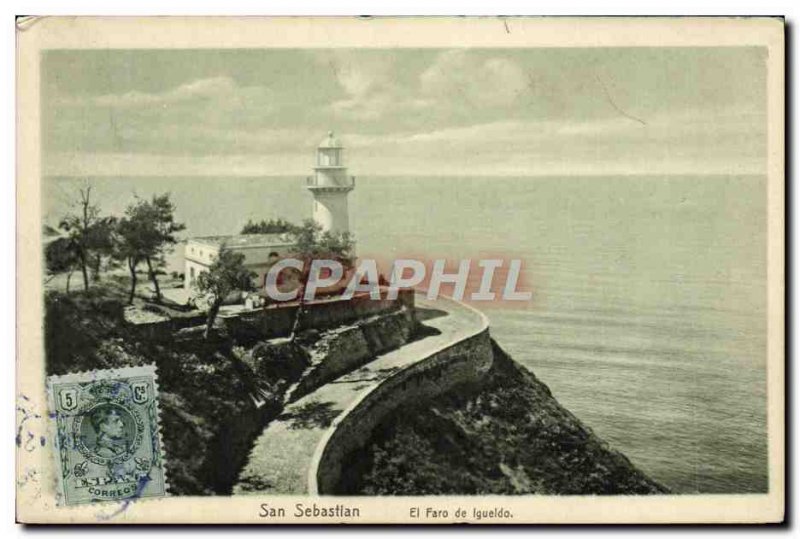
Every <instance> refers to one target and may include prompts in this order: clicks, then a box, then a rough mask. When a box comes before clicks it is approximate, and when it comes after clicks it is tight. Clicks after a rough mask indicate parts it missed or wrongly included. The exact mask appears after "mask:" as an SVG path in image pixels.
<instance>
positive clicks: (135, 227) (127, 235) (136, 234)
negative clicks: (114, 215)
mask: <svg viewBox="0 0 800 539" xmlns="http://www.w3.org/2000/svg"><path fill="white" fill-rule="evenodd" d="M148 226H149V225H148V224H147V223H145V222H144V221H143V219H142V216H141V214H139V213H137V211H136V205H135V204H134V205H132V206H128V208H127V209H126V210H125V217H123V218H122V219H120V220H119V222H118V223H117V227H116V234H115V238H114V258H115V259H117V260H119V261H121V262H124V263H125V265H126V266H127V267H128V271H129V272H130V275H131V288H130V292H129V294H128V303H129V304H132V303H133V297H134V295H135V294H136V284H137V280H138V279H137V277H136V268H137V267H138V266H139V263H140V262H141V261H142V259H143V258H144V254H145V253H146V252H147V249H148V242H147V240H146V237H147V234H148Z"/></svg>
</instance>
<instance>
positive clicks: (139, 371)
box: [48, 365, 167, 505]
mask: <svg viewBox="0 0 800 539" xmlns="http://www.w3.org/2000/svg"><path fill="white" fill-rule="evenodd" d="M48 390H49V391H48V393H49V397H50V410H51V417H52V419H53V421H54V424H55V433H56V435H55V440H56V444H55V450H56V455H57V461H58V464H59V466H58V469H59V473H58V479H59V495H60V497H61V498H60V500H59V501H60V503H61V504H63V505H76V504H84V503H91V502H99V501H118V500H130V499H136V498H153V497H159V496H164V495H166V493H167V483H166V478H165V473H164V457H163V454H162V446H161V438H160V429H159V409H158V385H157V383H156V369H155V366H154V365H146V366H141V367H128V368H122V369H108V370H97V371H90V372H81V373H76V374H67V375H64V376H51V377H49V378H48Z"/></svg>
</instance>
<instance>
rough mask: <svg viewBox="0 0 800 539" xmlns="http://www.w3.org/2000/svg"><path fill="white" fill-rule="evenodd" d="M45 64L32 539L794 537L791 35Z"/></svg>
mask: <svg viewBox="0 0 800 539" xmlns="http://www.w3.org/2000/svg"><path fill="white" fill-rule="evenodd" d="M17 33H18V64H17V73H18V97H17V99H18V101H17V103H18V115H17V117H18V120H19V123H18V176H17V178H16V182H17V193H18V198H17V212H18V227H17V300H18V306H17V339H18V341H17V358H16V383H17V393H16V402H15V405H16V410H17V438H16V444H17V448H16V453H17V461H16V466H17V470H16V475H17V483H16V500H17V519H18V521H20V522H24V523H65V524H66V523H108V524H123V523H124V524H144V523H148V524H167V523H170V524H171V523H193V524H215V523H232V524H308V523H315V524H343V523H344V524H376V523H382V524H457V523H471V524H535V523H564V524H566V523H673V524H677V523H769V522H781V521H782V520H783V519H784V503H785V476H784V473H785V452H784V449H785V433H784V418H785V412H784V401H785V395H784V359H785V358H784V332H785V327H784V286H785V285H784V280H785V275H784V257H785V246H784V222H785V221H784V220H785V216H784V21H783V20H782V19H781V18H747V17H743V18H722V17H721V18H714V17H711V18H681V17H674V18H635V17H633V18H569V17H566V18H547V17H544V18H533V17H474V18H470V17H466V18H455V17H453V18H448V17H429V18H425V17H419V18H391V17H386V18H381V17H375V18H371V17H359V18H348V17H338V18H324V17H320V18H313V17H287V18H261V17H239V18H237V17H228V18H225V17H219V18H213V17H152V18H148V17H140V18H128V17H22V18H19V19H18V21H17Z"/></svg>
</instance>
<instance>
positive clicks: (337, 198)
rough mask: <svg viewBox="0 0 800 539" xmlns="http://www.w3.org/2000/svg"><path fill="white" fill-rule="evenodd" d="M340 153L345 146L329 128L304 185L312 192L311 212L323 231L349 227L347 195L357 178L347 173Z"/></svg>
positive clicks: (343, 229)
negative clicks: (315, 162) (312, 207)
mask: <svg viewBox="0 0 800 539" xmlns="http://www.w3.org/2000/svg"><path fill="white" fill-rule="evenodd" d="M343 154H344V148H343V147H342V146H341V144H339V141H338V140H337V139H336V137H334V136H333V132H332V131H331V132H329V133H328V136H327V137H325V140H323V141H322V143H320V145H319V147H318V148H317V165H316V166H315V167H314V175H313V176H309V177H308V178H307V187H308V189H309V190H310V191H311V194H312V195H313V196H314V209H313V212H312V215H313V217H314V220H315V221H316V222H317V223H319V224H320V226H322V230H323V231H331V232H349V231H350V216H349V214H348V210H347V195H348V194H349V193H350V191H352V190H353V189H354V188H355V186H356V181H355V178H354V177H353V176H348V175H347V167H345V166H344V155H343Z"/></svg>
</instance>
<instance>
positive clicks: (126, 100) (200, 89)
mask: <svg viewBox="0 0 800 539" xmlns="http://www.w3.org/2000/svg"><path fill="white" fill-rule="evenodd" d="M239 90H240V89H239V87H238V86H237V85H236V83H235V82H234V81H233V79H231V78H229V77H211V78H205V79H199V80H194V81H191V82H187V83H185V84H182V85H180V86H177V87H175V88H171V89H169V90H166V91H164V92H160V93H148V92H141V91H137V90H132V91H130V92H125V93H122V94H105V95H99V96H93V97H89V98H85V97H68V98H62V99H61V100H60V102H59V104H61V105H66V106H84V105H87V104H88V105H93V106H97V107H112V108H117V107H119V108H126V107H140V106H158V105H169V104H171V103H179V102H183V101H192V100H196V99H215V98H221V97H230V96H234V95H236V94H237V92H238V91H239Z"/></svg>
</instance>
